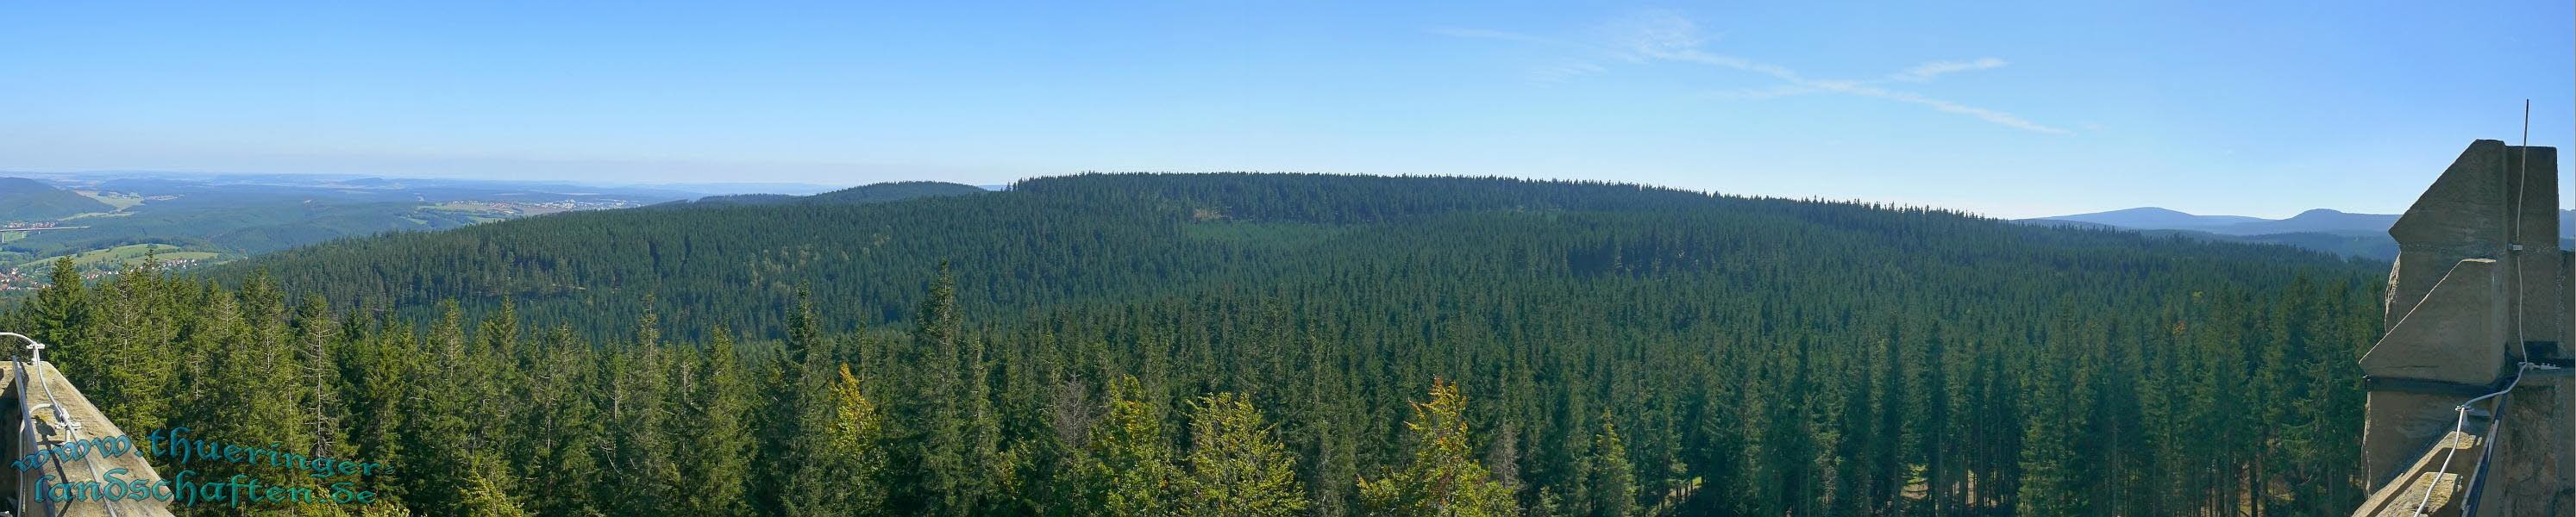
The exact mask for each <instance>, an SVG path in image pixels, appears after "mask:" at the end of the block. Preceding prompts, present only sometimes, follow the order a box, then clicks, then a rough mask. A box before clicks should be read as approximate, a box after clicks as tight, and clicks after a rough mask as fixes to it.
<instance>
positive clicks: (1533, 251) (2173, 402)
mask: <svg viewBox="0 0 2576 517" xmlns="http://www.w3.org/2000/svg"><path fill="white" fill-rule="evenodd" d="M2385 273H2386V265H2385V264H2384V263H2374V262H2363V261H2348V260H2344V259H2340V258H2336V257H2332V256H2328V255H2325V254H2320V253H2315V252H2307V251H2300V250H2296V249H2292V248H2287V247H2281V246H2258V245H2243V244H2226V243H2208V242H2202V241H2196V240H2187V239H2175V238H2154V237H2147V236H2142V235H2138V234H2136V233H2130V232H2122V231H2107V230H2081V229H2065V228H2046V227H2035V226H2028V225H2019V224H2012V223H2010V222H2006V221H1999V220H1993V219H1985V218H1979V217H1973V216H1967V215H1962V214H1957V213H1952V212H1946V211H1940V210H1929V209H1921V208H1909V207H1892V206H1879V205H1868V204H1854V203H1832V202H1814V201H1794V200H1782V199H1760V198H1742V197H1731V196H1717V195H1709V194H1704V193H1697V192H1688V191H1678V190H1668V189H1658V188H1650V187H1641V186H1636V185H1624V184H1608V183H1576V182H1545V181H1526V180H1513V179H1497V178H1387V177H1363V176H1328V175H1285V174H1210V175H1160V174H1086V175H1078V176H1067V177H1055V178H1041V179H1034V180H1028V181H1023V182H1021V183H1018V184H1016V185H1014V186H1013V187H1012V188H1011V189H1010V190H1008V191H1004V192H993V193H984V194H977V195H971V196H944V197H925V198H918V199H909V200H902V201H894V202H884V203H872V204H782V205H751V206H685V207H674V208H669V209H656V210H615V211H600V212H579V213H564V214H554V215H547V216H540V217H532V218H527V219H521V220H514V221H506V222H497V223H490V224H484V225H477V226H472V227H467V228H462V229H457V230H450V231H443V232H436V233H412V234H396V235H389V236H383V237H376V238H369V239H357V240H346V241H338V242H333V243H329V244H325V245H320V246H313V247H306V248H299V249H295V250H290V251H286V252H281V253H276V254H272V255H268V256H264V257H261V258H257V259H253V260H248V261H243V262H237V263H233V264H228V265H225V266H221V267H219V268H217V269H214V270H211V271H206V272H204V273H202V274H204V275H207V276H209V277H211V278H213V279H217V280H220V283H221V284H222V285H225V286H235V287H209V286H207V285H205V284H201V283H198V282H196V281H193V280H192V279H188V278H180V277H173V276H169V275H167V274H164V273H159V272H154V271H149V270H137V271H133V272H130V273H129V274H127V275H123V276H120V277H118V278H116V279H113V280H109V281H107V282H106V283H105V284H102V285H97V286H90V287H88V288H86V289H85V290H80V289H72V288H68V287H58V288H54V289H49V290H48V291H46V292H45V293H43V294H40V295H39V296H37V297H36V299H35V300H34V301H31V302H29V303H27V304H25V305H23V306H21V307H20V308H19V309H18V310H17V311H14V312H13V313H12V314H11V315H10V318H12V320H11V321H12V322H15V323H18V324H19V325H18V326H17V328H32V329H37V332H38V335H39V336H40V337H44V336H53V337H47V338H46V339H48V340H51V341H58V342H71V343H85V344H86V346H84V347H83V348H87V349H88V351H81V349H80V348H68V347H67V348H66V350H64V351H60V352H61V354H62V357H64V359H62V360H63V362H64V363H65V364H66V366H65V371H66V372H68V373H69V374H71V375H75V376H79V375H83V373H82V372H84V371H94V370H89V369H84V368H79V367H77V366H79V365H80V362H81V361H97V362H100V364H103V363H104V362H105V361H110V360H112V359H110V358H116V359H113V360H124V358H131V357H141V356H152V357H149V358H146V359H143V360H145V361H170V362H171V363H170V364H171V368H170V369H171V370H173V371H176V372H177V373H173V374H171V375H175V376H180V377H184V378H187V379H191V380H192V381H191V382H180V381H177V380H170V379H157V378H153V377H152V375H154V374H149V373H120V374H118V375H129V376H138V377H139V378H118V379H93V380H94V381H101V382H103V384H101V385H109V386H117V388H110V389H105V390H102V393H99V394H96V395H94V397H95V398H97V399H99V400H101V405H102V406H104V407H109V408H136V407H140V408H141V409H116V411H123V412H126V413H128V414H124V415H111V416H115V417H116V418H117V421H118V422H120V423H123V424H125V425H127V426H129V427H131V426H135V425H137V424H133V423H128V422H132V421H130V420H128V418H133V419H138V420H133V421H141V422H162V421H173V420H196V421H205V420H220V421H242V422H273V421H292V422H304V423H305V424H303V425H298V426H289V427H288V428H287V429H283V430H279V429H267V428H264V427H262V428H245V429H238V430H232V432H236V433H239V434H248V435H253V436H256V437H257V438H253V439H245V440H244V441H247V442H253V443H266V442H269V441H276V442H281V443H290V444H304V445H313V444H322V445H325V446H330V447H344V448H347V450H348V451H349V452H351V453H353V454H356V455H358V456H362V457H369V458H389V459H387V460H386V461H389V462H392V463H394V464H395V465H397V467H396V472H402V473H404V474H403V475H401V476H388V477H385V478H384V479H381V480H371V481H378V482H381V483H384V484H386V485H388V486H394V487H398V489H399V490H398V493H397V494H396V495H395V497H396V498H397V500H398V501H400V502H401V503H402V504H405V505H408V506H411V507H412V508H413V509H415V510H416V511H419V512H423V513H426V514H439V515H445V514H463V513H470V512H474V511H479V510H480V509H488V508H492V507H494V505H515V506H516V507H521V508H526V509H528V510H531V511H533V512H535V513H538V514H543V515H579V514H582V513H583V512H592V511H597V512H607V513H636V512H644V513H651V512H655V511H668V509H673V508H678V509H686V510H688V512H687V513H698V514H735V513H763V514H766V513H779V514H795V515H828V514H846V513H851V512H858V513H867V512H872V511H882V512H888V513H894V514H905V515H968V514H1103V513H1105V514H1169V513H1178V514H1229V515H1288V514H1306V513H1312V514H1319V515H1346V514H1353V513H1387V514H1397V515H1416V514H1427V513H1422V512H1429V511H1431V510H1432V509H1435V508H1446V509H1447V510H1449V511H1453V512H1462V513H1460V514H1479V512H1494V513H1520V512H1530V513H1546V514H1579V515H1628V514H1640V513H1655V514H1674V513H1681V514H1718V515H1725V514H1741V515H1781V514H1796V515H1861V514H1897V513H1903V514H1944V515H1958V514H1999V513H2019V514H2023V515H2067V514H2094V513H2100V514H2125V515H2172V514H2185V513H2193V512H2195V511H2200V510H2215V509H2217V508H2220V507H2224V508H2226V509H2227V510H2228V511H2242V510H2243V509H2247V508H2253V509H2258V511H2262V512H2268V513H2299V514H2309V513H2320V512H2324V513H2332V511H2334V510H2338V509H2347V508H2348V505H2349V504H2350V503H2351V502H2352V501H2354V500H2357V498H2358V495H2359V494H2358V490H2359V483H2358V480H2356V479H2354V477H2355V476H2356V475H2357V472H2355V470H2356V468H2355V467H2356V465H2355V461H2354V460H2356V459H2357V458H2356V456H2357V455H2356V454H2353V453H2354V451H2355V449H2354V447H2355V446H2354V444H2357V443H2358V438H2359V437H2358V433H2359V428H2358V423H2359V421H2360V419H2359V418H2358V415H2359V411H2360V404H2361V398H2360V397H2361V392H2360V390H2359V387H2358V382H2359V377H2360V376H2359V374H2358V372H2357V369H2356V368H2355V367H2354V357H2355V356H2356V355H2357V354H2358V352H2359V350H2360V348H2361V347H2363V346H2366V345H2367V344H2368V340H2369V339H2370V338H2371V337H2372V336H2374V335H2375V334H2376V331H2377V329H2378V327H2379V322H2378V321H2377V319H2376V318H2377V309H2376V304H2375V300H2376V299H2377V296H2378V294H2377V292H2376V291H2375V289H2378V288H2379V286H2380V285H2381V284H2383V283H2384V282H2381V281H2380V279H2381V278H2383V275H2385ZM62 283H63V284H65V285H70V286H78V285H80V283H79V282H78V281H77V279H71V280H68V281H64V282H62ZM290 300H294V301H290ZM451 302H452V303H451ZM136 322H162V323H165V324H166V325H164V326H167V327H170V328H177V329H180V330H177V331H174V332H169V333H167V334H154V333H142V334H137V333H135V332H131V331H128V330H121V329H129V328H134V326H133V325H131V324H132V323H136ZM155 328H157V327H155ZM257 336H267V337H265V338H253V339H243V338H244V337H257ZM76 346H77V345H76ZM146 350H150V351H160V352H155V353H140V352H141V351H146ZM172 350H175V351H176V352H167V351H172ZM84 357H92V358H94V359H83V358H84ZM192 357H194V358H201V359H202V360H192V359H189V358H192ZM287 357H291V358H294V359H290V360H293V361H301V362H304V363H305V364H307V365H308V366H310V368H308V369H304V370H293V371H287V372H286V373H283V374H280V373H263V372H262V371H261V369H257V368H231V367H227V366H226V365H227V364H236V363H238V364H255V363H257V362H259V361H275V360H278V358H287ZM99 370H104V368H100V369H99ZM138 370H139V371H150V369H149V368H138V367H127V368H119V369H117V370H115V371H119V372H134V371H138ZM280 370H286V369H280ZM304 371H316V372H336V373H333V374H330V375H324V376H319V377H310V376H299V375H302V374H301V373H298V372H304ZM91 375H100V374H91ZM264 375H265V376H280V375H283V376H284V377H280V378H269V377H262V376H264ZM228 376H239V377H241V378H240V379H235V378H232V377H228ZM76 380H78V379H76ZM83 385H84V386H89V385H92V384H83ZM171 386H254V387H255V386H267V387H270V388H273V389H275V390H277V391H278V392H282V393H295V394H297V395H296V396H295V397H292V398H291V400H287V401H282V402H277V404H278V405H277V406H276V407H266V406H262V405H261V404H255V403H254V404H239V403H206V404H164V405H161V406H157V407H158V408H159V409H155V407H156V406H153V405H151V404H140V405H119V404H116V403H114V402H120V401H121V402H133V401H147V400H163V399H166V398H170V397H182V396H184V397H211V398H210V399H208V400H210V401H223V400H231V399H227V398H225V397H236V396H238V395H231V394H227V393H224V392H216V393H191V394H184V395H182V394H174V393H169V392H166V391H156V390H168V389H170V388H169V387H171ZM224 389H250V388H224ZM251 398H258V397H251ZM316 401H320V402H316ZM503 401H509V402H508V403H503ZM168 408H217V409H214V410H213V411H218V412H235V411H268V412H270V413H268V414H265V415H260V416H259V417H258V418H251V417H249V416H245V415H237V414H230V413H226V414H216V415H196V414H185V413H182V412H180V411H179V410H176V409H168ZM237 408H247V409H237ZM305 408H311V409H305ZM465 415H474V416H473V417H471V418H467V417H466V416H465ZM299 440H300V441H299ZM461 443H484V444H506V445H505V446H498V447H465V446H459V444H461ZM610 473H614V474H613V475H612V474H610ZM816 483H827V484H821V485H818V484H816ZM821 487H829V489H828V490H825V489H822V488H821Z"/></svg>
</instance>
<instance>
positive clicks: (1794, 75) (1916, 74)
mask: <svg viewBox="0 0 2576 517" xmlns="http://www.w3.org/2000/svg"><path fill="white" fill-rule="evenodd" d="M1605 29H1607V32H1608V34H1609V38H1608V39H1609V40H1610V41H1609V43H1610V45H1611V47H1610V48H1608V49H1605V50H1606V51H1608V52H1610V53H1612V54H1613V55H1616V56H1618V57H1621V58H1625V59H1626V60H1629V61H1635V62H1652V61H1670V62H1680V63H1696V64H1701V65H1708V66H1716V67H1721V68H1729V69H1734V70H1741V71H1745V72H1752V73H1756V74H1761V75H1765V76H1770V77H1771V78H1772V79H1776V80H1779V81H1780V82H1781V83H1783V84H1779V85H1775V86H1772V87H1768V88H1755V89H1744V90H1734V91H1723V92H1712V93H1710V94H1708V97H1710V98H1715V99H1726V100H1760V99H1771V98H1778V97H1788V96H1793V95H1806V94H1812V93H1840V94H1845V95H1851V96H1855V97H1867V98H1874V99H1885V100H1891V101H1897V102H1903V103H1907V104H1914V105H1919V106H1923V107H1928V108H1932V109H1933V110H1936V111H1941V112H1944V113H1955V114H1960V115H1967V116H1971V117H1976V118H1977V119H1978V120H1983V121H1986V122H1990V123H1994V124H2000V125H2003V126H2006V127H2011V128H2015V129H2022V130H2027V131H2035V132H2040V133H2050V134H2066V133H2068V131H2067V130H2065V129H2063V128H2058V127H2055V126H2050V125H2046V124H2041V123H2038V122H2034V121H2031V120H2030V119H2025V118H2022V117H2021V116H2018V115H2014V114H2011V113H2006V112H2003V111H1998V110H1993V109H1987V108H1981V107H1976V106H1969V105H1966V104H1960V103H1957V102H1951V101H1948V100H1942V99H1937V98H1933V97H1930V96H1926V95H1923V94H1919V93H1914V92H1907V91H1900V90H1891V89H1888V88H1886V87H1883V86H1880V84H1883V83H1887V82H1891V81H1894V82H1915V83H1920V82H1929V81H1932V80H1933V79H1935V78H1938V77H1940V76H1942V75H1947V74H1952V73H1958V72H1968V71H1976V70H1990V69H1995V68H2001V67H2003V66H2005V65H2008V64H2010V63H2009V62H2006V61H2004V60H2003V59H2001V58H1993V57H1986V58H1978V59H1975V60H1970V61H1932V62H1927V63H1923V64H1920V65H1915V66H1914V67H1912V68H1908V69H1905V70H1903V71H1899V72H1897V73H1894V74H1889V75H1887V76H1886V77H1885V78H1883V79H1878V80H1842V79H1814V78H1809V77H1807V76H1806V75H1804V74H1800V73H1798V71H1796V70H1793V69H1790V68H1789V67H1786V66H1781V65H1777V64H1772V63H1764V62H1760V61H1754V60H1751V59H1746V58H1742V57H1737V56H1730V55H1725V54H1718V53H1714V52H1709V51H1707V50H1704V49H1703V46H1704V45H1705V43H1706V40H1705V39H1703V38H1702V36H1701V32H1700V30H1699V26H1698V24H1696V23H1692V22H1691V20H1690V19H1689V18H1685V17H1682V16H1680V15H1678V14H1675V13H1672V12H1669V11H1655V12H1648V13H1645V14H1642V15H1639V16H1631V17H1627V18H1623V19H1619V20H1614V21H1613V22H1611V23H1609V24H1607V25H1606V26H1605ZM1431 31H1432V32H1433V33H1434V34H1441V35H1446V36H1451V37H1459V38H1478V39H1502V40H1512V41H1525V42H1534V43H1549V44H1562V43H1558V42H1555V41H1553V40H1549V39H1547V38H1541V37H1537V36H1530V35H1526V34H1519V33H1512V32H1503V31H1492V30H1483V29H1458V28H1435V29H1431ZM1577 65H1580V66H1563V65H1560V66H1556V67H1548V68H1542V69H1541V70H1542V71H1540V72H1536V73H1535V74H1534V75H1535V77H1537V78H1538V79H1539V80H1542V81H1558V80H1563V79H1564V78H1567V77H1573V76H1578V75H1586V74H1592V73H1599V72H1602V71H1604V70H1603V69H1602V67H1600V66H1597V65H1592V64H1590V63H1577Z"/></svg>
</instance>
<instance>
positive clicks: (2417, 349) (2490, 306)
mask: <svg viewBox="0 0 2576 517" xmlns="http://www.w3.org/2000/svg"><path fill="white" fill-rule="evenodd" d="M2449 273H2450V274H2449V275H2447V276H2444V277H2443V278H2442V279H2441V282H2440V283H2438V284H2435V285H2434V286H2433V287H2431V288H2430V289H2427V291H2429V293H2428V294H2427V295H2425V296H2423V297H2422V298H2421V300H2420V301H2421V302H2422V303H2420V304H2416V305H2415V309H2414V311H2413V312H2411V313H2408V314H2406V315H2405V317H2404V319H2401V320H2399V321H2398V322H2397V324H2396V325H2394V326H2392V327H2390V328H2389V329H2388V335H2386V336H2383V337H2381V338H2380V339H2379V344H2378V345H2375V346H2372V347H2371V348H2370V352H2368V353H2365V354H2363V355H2362V357H2361V370H2362V373H2364V374H2368V375H2370V376H2371V377H2373V378H2382V379H2387V378H2401V379H2417V380H2428V381H2441V382H2449V383H2455V384H2467V385H2477V386H2484V385H2488V384H2493V383H2495V382H2496V380H2497V379H2500V378H2502V377H2503V374H2504V373H2505V365H2506V364H2507V363H2506V362H2505V361H2506V356H2505V354H2506V353H2507V352H2506V350H2505V349H2506V348H2507V347H2506V345H2505V344H2506V343H2507V342H2509V341H2508V340H2510V339H2511V338H2512V336H2511V335H2509V334H2507V333H2506V332H2505V330H2506V329H2505V320H2506V318H2505V315H2506V312H2507V311H2506V310H2505V300H2506V294H2507V293H2505V292H2504V281H2505V278H2504V275H2503V271H2502V268H2500V267H2498V264H2497V262H2496V261H2495V260H2493V259H2479V258H2473V259H2465V260H2461V261H2459V263H2458V264H2457V265H2455V266H2453V267H2451V268H2450V271H2449Z"/></svg>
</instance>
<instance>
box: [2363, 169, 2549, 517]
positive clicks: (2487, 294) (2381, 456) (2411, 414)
mask: <svg viewBox="0 0 2576 517" xmlns="http://www.w3.org/2000/svg"><path fill="white" fill-rule="evenodd" d="M2557 163H2558V162H2557V151H2556V150H2555V149H2551V148H2546V147H2515V146H2507V145H2504V143H2503V142H2499V141H2494V140H2479V141H2476V142H2473V143H2471V144H2470V145H2469V148H2468V149H2467V150H2465V151H2462V152H2461V153H2460V157H2459V158H2458V159H2457V160H2454V161H2453V162H2452V163H2451V167H2450V168H2449V169H2447V170H2444V171H2443V172H2442V176H2441V178H2439V179H2437V180H2435V181H2434V183H2433V185H2432V186H2431V187H2430V188H2427V189H2425V191H2424V194H2423V196H2422V197H2420V198H2417V200H2416V202H2415V205H2414V206H2412V207H2409V208H2408V209H2407V210H2406V214H2405V215H2403V216H2400V217H2399V219H2398V221H2397V223H2396V224H2395V225H2394V226H2392V227H2390V228H2389V230H2388V234H2389V236H2391V237H2395V238H2396V239H2397V243H2398V259H2397V262H2396V263H2395V264H2394V265H2392V266H2391V268H2390V271H2389V279H2388V286H2389V289H2388V298H2387V300H2386V303H2387V306H2386V310H2387V325H2388V328H2387V330H2388V332H2387V334H2386V335H2384V336H2382V337H2381V338H2380V341H2379V343H2378V344H2376V345H2374V346H2372V347H2371V349H2370V351H2369V352H2367V353H2365V354H2364V355H2363V356H2362V360H2361V363H2362V364H2361V366H2362V370H2363V373H2365V374H2367V375H2369V376H2370V378H2371V380H2372V381H2373V382H2372V384H2371V386H2372V388H2371V391H2370V394H2369V399H2368V404H2369V405H2368V408H2367V410H2366V415H2365V418H2366V419H2367V421H2366V423H2365V427H2364V428H2363V430H2362V456H2363V458H2362V467H2363V473H2364V475H2365V476H2366V477H2365V479H2366V481H2367V482H2369V483H2370V485H2371V486H2372V488H2373V493H2372V497H2371V498H2370V500H2369V501H2368V502H2366V503H2365V504H2364V505H2363V506H2361V507H2360V508H2359V509H2357V510H2356V511H2355V513H2354V515H2356V516H2363V515H2382V514H2387V515H2414V514H2415V507H2416V506H2417V505H2419V504H2426V503H2429V504H2426V506H2425V508H2426V510H2427V511H2428V512H2429V513H2430V514H2432V515H2458V514H2460V513H2461V512H2463V511H2464V510H2465V508H2466V507H2468V506H2471V505H2472V504H2473V505H2474V506H2475V508H2476V510H2477V511H2476V512H2475V513H2476V514H2477V515H2478V516H2479V517H2490V516H2499V515H2508V516H2517V517H2519V516H2553V517H2569V516H2576V376H2570V375H2569V372H2571V371H2576V369H2550V368H2534V369H2527V370H2517V369H2516V365H2517V363H2524V362H2527V361H2533V362H2542V363H2554V362H2557V361H2563V360H2565V359H2567V358H2568V357H2569V356H2570V354H2571V352H2576V346H2570V345H2576V334H2571V331H2576V310H2571V309H2576V289H2571V288H2570V281H2571V280H2576V271H2571V270H2570V269H2569V266H2570V263H2571V262H2576V260H2571V255H2570V254H2568V253H2566V252H2564V251H2562V250H2560V249H2559V248H2558V237H2557V235H2558V181H2557V171H2558V168H2557ZM2535 343H2542V344H2554V345H2556V346H2554V347H2551V346H2541V347H2531V346H2530V345H2532V344H2535ZM2552 348H2554V350H2552ZM2532 350H2544V351H2542V352H2539V353H2538V354H2537V355H2535V354H2533V353H2530V352H2531V351H2532ZM2526 356H2530V357H2526ZM2517 371H2521V372H2523V375H2524V377H2523V378H2522V380H2521V381H2520V383H2519V384H2516V385H2515V386H2516V387H2515V388H2514V391H2513V392H2512V393H2510V394H2507V395H2504V396H2503V397H2501V398H2496V399H2488V400H2487V401H2484V402H2480V403H2477V404H2475V405H2474V407H2476V408H2479V409H2481V410H2491V411H2495V412H2497V413H2500V414H2498V415H2494V416H2495V418H2494V420H2493V421H2492V422H2490V420H2488V419H2487V418H2485V417H2481V416H2469V417H2467V419H2466V427H2465V428H2464V429H2463V428H2462V427H2461V423H2462V422H2463V420H2462V413H2461V412H2460V410H2459V409H2458V408H2460V407H2461V404H2463V403H2466V402H2467V401H2469V400H2470V399H2471V398H2472V397H2475V396H2476V395H2477V394H2478V393H2481V392H2484V391H2486V389H2484V388H2482V387H2484V386H2492V385H2496V384H2498V383H2499V381H2503V380H2506V379H2507V376H2509V375H2513V374H2514V373H2516V372H2517ZM2499 402H2502V405H2500V406H2499V405H2498V403H2499ZM2480 414H2483V413H2480ZM2490 423H2493V424H2494V425H2495V426H2494V427H2489V424H2490ZM2454 429H2462V430H2464V431H2465V432H2464V433H2454ZM2444 436H2454V437H2457V438H2456V440H2441V437H2444ZM2473 437H2474V438H2480V439H2481V440H2476V441H2487V442H2488V443H2491V444H2492V445H2493V451H2492V452H2493V454H2492V455H2485V454H2484V453H2486V452H2488V451H2487V450H2485V449H2483V448H2482V449H2478V450H2475V451H2471V450H2467V449H2457V450H2458V452H2460V453H2461V455H2460V456H2461V457H2462V458H2463V459H2466V460H2467V461H2466V462H2465V463H2462V464H2455V465H2452V467H2454V468H2452V469H2451V470H2450V471H2449V473H2448V474H2445V473H2444V472H2443V470H2442V468H2441V467H2440V466H2437V465H2436V464H2434V463H2431V462H2432V461H2434V459H2435V458H2436V457H2437V456H2438V455H2447V454H2449V453H2451V452H2453V450H2454V449H2456V445H2457V444H2463V443H2475V442H2476V441H2472V440H2470V438H2473ZM2437 440H2439V441H2441V442H2442V443H2438V444H2437V443H2435V442H2436V441H2437ZM2481 460H2484V461H2485V462H2486V463H2484V464H2483V467H2485V470H2483V471H2482V472H2483V474H2480V473H2477V472H2478V471H2476V469H2479V468H2480V466H2481V463H2480V461H2481ZM2463 476H2465V477H2463ZM2472 486H2474V487H2475V490H2477V491H2478V492H2479V493H2477V494H2469V493H2467V492H2468V491H2469V490H2470V489H2471V488H2472ZM2428 488H2429V489H2430V490H2429V491H2427V490H2426V489H2428ZM2428 495H2429V496H2430V497H2429V498H2428V497H2427V496H2428Z"/></svg>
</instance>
